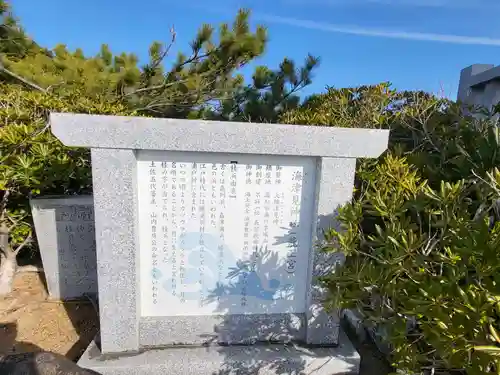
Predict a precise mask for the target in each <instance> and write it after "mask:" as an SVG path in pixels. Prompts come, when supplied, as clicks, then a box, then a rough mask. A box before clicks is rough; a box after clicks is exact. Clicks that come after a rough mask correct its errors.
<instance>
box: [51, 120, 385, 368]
mask: <svg viewBox="0 0 500 375" xmlns="http://www.w3.org/2000/svg"><path fill="white" fill-rule="evenodd" d="M50 122H51V127H52V132H53V133H54V134H55V135H56V136H57V137H58V138H59V139H60V140H61V141H62V142H63V143H64V144H65V145H68V146H78V147H89V148H91V155H92V175H93V184H94V193H93V197H94V210H95V226H96V246H97V273H98V286H99V310H100V344H99V345H97V344H95V343H93V344H92V345H91V346H90V347H89V348H88V349H87V351H86V353H85V354H84V356H83V357H82V358H81V360H80V362H79V364H80V365H81V366H82V367H86V368H91V369H93V370H96V371H98V372H101V373H102V374H105V375H106V374H125V373H130V374H162V375H163V374H167V373H168V374H179V375H180V374H182V375H185V374H220V375H222V374H233V373H235V374H236V373H237V374H298V373H301V374H309V373H311V374H312V373H314V374H318V375H319V374H325V375H326V374H328V375H332V374H339V373H349V372H352V373H356V372H357V371H358V368H359V355H358V354H357V353H356V351H355V350H354V348H353V347H352V345H351V344H350V342H349V340H348V339H347V337H346V336H345V335H344V334H343V333H342V332H341V330H340V326H339V316H338V313H333V314H327V313H326V312H325V311H324V310H323V308H322V305H321V298H322V294H323V292H324V291H322V290H320V288H319V286H318V285H317V284H316V282H315V277H316V276H318V275H320V274H321V272H329V271H331V270H333V269H334V267H335V266H336V265H337V264H338V263H339V262H340V263H341V262H342V256H340V254H333V255H331V256H328V257H326V255H323V254H319V253H317V252H316V251H315V248H314V246H313V244H314V243H315V241H316V240H317V239H318V238H320V237H319V235H318V234H319V233H321V229H322V228H325V227H329V226H331V225H333V224H334V216H335V211H336V209H337V208H338V207H339V206H341V205H343V204H344V203H345V202H347V201H349V200H350V199H351V196H352V190H353V183H354V173H355V165H356V158H357V157H377V156H379V155H380V154H381V153H382V152H383V151H384V150H385V149H386V147H387V143H388V135H389V133H388V131H384V130H366V129H343V128H332V127H314V126H295V125H274V124H256V123H235V122H216V121H198V120H177V119H152V118H142V117H141V118H138V117H118V116H100V115H80V114H59V113H53V114H51V116H50Z"/></svg>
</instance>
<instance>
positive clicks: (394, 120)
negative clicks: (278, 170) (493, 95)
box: [284, 84, 500, 374]
mask: <svg viewBox="0 0 500 375" xmlns="http://www.w3.org/2000/svg"><path fill="white" fill-rule="evenodd" d="M490 115H491V114H490ZM284 118H285V119H286V120H288V121H294V122H295V121H299V122H301V123H308V124H315V125H341V126H347V127H350V126H356V127H370V128H373V127H375V128H387V129H391V136H390V144H389V150H388V152H387V153H385V154H384V155H383V156H382V157H381V158H379V160H368V161H367V160H364V161H360V162H359V163H358V171H357V191H356V193H355V198H354V199H353V202H352V203H351V204H348V205H346V206H345V207H343V208H341V209H340V214H339V220H340V223H341V227H342V229H341V230H340V231H336V230H334V229H332V230H330V231H328V232H327V233H326V241H325V242H324V243H323V244H322V245H321V246H322V248H323V250H324V251H339V249H340V251H342V252H344V253H345V254H346V255H347V260H346V264H345V266H344V267H343V268H341V269H340V271H339V272H336V273H335V274H332V275H329V276H328V277H325V278H324V279H323V281H324V284H325V286H327V287H328V288H329V289H330V291H331V293H330V297H329V299H328V300H327V301H326V304H327V306H328V307H332V308H333V307H337V306H340V307H350V308H357V309H358V310H359V311H361V312H362V313H363V315H364V317H365V321H366V324H367V325H368V326H371V327H383V328H384V329H385V330H386V331H387V334H388V337H387V340H388V341H389V343H390V344H391V346H392V348H393V349H394V350H393V352H392V355H391V357H392V360H393V363H394V366H395V367H396V368H398V369H400V370H404V371H406V372H407V373H421V372H422V371H423V370H424V369H427V370H431V369H434V370H436V369H443V368H444V369H465V370H466V371H467V373H468V374H484V373H487V372H488V371H491V370H493V372H494V373H498V371H499V370H500V367H499V364H500V363H499V361H498V358H499V357H498V354H499V353H500V336H499V334H498V331H500V221H499V220H500V172H499V170H498V169H496V168H497V167H498V166H499V165H500V153H499V148H500V137H499V128H498V127H497V126H496V121H494V120H493V118H491V116H484V115H483V116H482V117H481V118H480V119H475V118H472V117H466V116H464V115H463V114H462V113H461V110H460V108H459V106H458V105H457V104H455V103H451V102H449V101H447V100H440V99H438V98H435V97H433V96H432V95H428V94H425V93H411V92H402V93H397V92H394V91H392V90H389V86H388V85H385V84H384V85H378V86H371V87H361V88H357V89H342V90H335V89H330V90H329V91H328V92H327V93H326V94H324V95H318V96H315V97H313V98H311V99H310V100H308V101H306V102H305V103H304V106H303V107H301V108H299V109H297V110H295V111H292V112H290V113H288V114H286V115H285V116H284ZM412 319H415V320H416V326H414V327H413V328H411V329H410V330H408V322H409V321H411V320H412Z"/></svg>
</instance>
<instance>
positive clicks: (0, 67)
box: [0, 59, 47, 93]
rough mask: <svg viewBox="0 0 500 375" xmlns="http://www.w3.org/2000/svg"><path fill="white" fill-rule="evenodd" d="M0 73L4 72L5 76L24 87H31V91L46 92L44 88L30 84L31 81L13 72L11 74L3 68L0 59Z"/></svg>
mask: <svg viewBox="0 0 500 375" xmlns="http://www.w3.org/2000/svg"><path fill="white" fill-rule="evenodd" d="M0 72H4V73H5V74H7V75H8V76H10V77H12V78H14V79H16V80H18V81H20V82H22V83H24V84H25V85H27V86H29V87H31V88H32V89H35V90H38V91H41V92H43V93H46V92H47V90H45V89H44V88H42V87H40V86H38V85H37V84H35V83H33V82H31V81H28V80H27V79H25V78H23V77H21V76H19V75H17V74H16V73H14V72H11V71H10V70H8V69H7V68H6V67H5V66H3V64H2V62H1V59H0Z"/></svg>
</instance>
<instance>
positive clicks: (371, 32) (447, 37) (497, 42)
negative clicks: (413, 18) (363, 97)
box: [254, 13, 500, 46]
mask: <svg viewBox="0 0 500 375" xmlns="http://www.w3.org/2000/svg"><path fill="white" fill-rule="evenodd" d="M254 17H256V18H258V19H260V20H262V21H267V22H271V23H279V24H284V25H290V26H295V27H301V28H304V29H311V30H321V31H327V32H332V33H340V34H351V35H361V36H368V37H379V38H393V39H409V40H420V41H428V42H442V43H453V44H472V45H487V46H500V38H489V37H478V36H465V35H453V34H432V33H418V32H407V31H402V30H389V29H376V28H365V27H359V26H348V25H339V24H334V23H323V22H317V21H312V20H302V19H297V18H289V17H281V16H275V15H271V14H256V13H254Z"/></svg>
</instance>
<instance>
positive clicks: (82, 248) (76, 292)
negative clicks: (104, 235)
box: [30, 196, 97, 300]
mask: <svg viewBox="0 0 500 375" xmlns="http://www.w3.org/2000/svg"><path fill="white" fill-rule="evenodd" d="M30 203H31V210H32V213H33V221H34V224H35V231H36V233H37V242H38V245H39V247H40V255H41V257H42V262H43V268H44V272H45V275H46V280H47V289H48V291H49V295H50V297H51V298H53V299H57V300H68V299H76V298H82V297H83V296H84V294H86V293H97V263H96V246H95V228H94V207H93V206H94V204H93V200H92V197H91V196H78V197H67V196H66V197H53V198H37V199H32V200H31V202H30Z"/></svg>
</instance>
